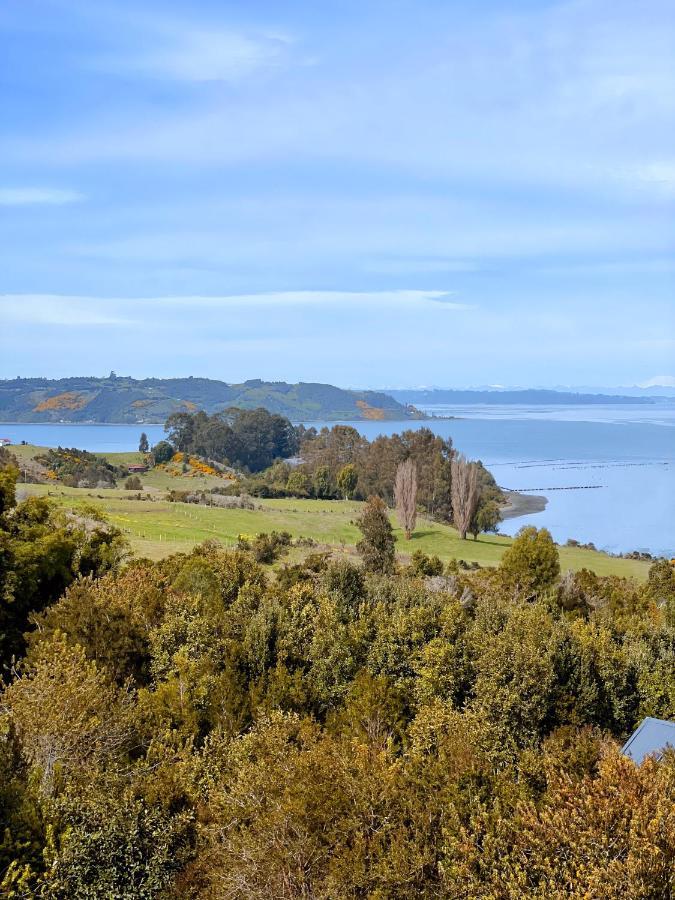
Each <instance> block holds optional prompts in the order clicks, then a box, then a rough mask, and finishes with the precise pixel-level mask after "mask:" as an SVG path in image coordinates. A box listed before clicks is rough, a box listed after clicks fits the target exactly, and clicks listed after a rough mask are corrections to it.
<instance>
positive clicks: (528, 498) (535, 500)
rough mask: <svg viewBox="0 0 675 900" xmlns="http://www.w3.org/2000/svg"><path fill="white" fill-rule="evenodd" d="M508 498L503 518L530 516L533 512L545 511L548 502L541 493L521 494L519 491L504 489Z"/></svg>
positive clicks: (502, 510)
mask: <svg viewBox="0 0 675 900" xmlns="http://www.w3.org/2000/svg"><path fill="white" fill-rule="evenodd" d="M504 495H505V496H506V498H507V499H508V503H507V504H506V506H502V508H501V510H500V511H501V514H502V519H517V518H518V517H519V516H528V515H531V514H532V513H539V512H543V511H544V510H545V509H546V506H547V504H548V499H547V498H546V497H543V496H541V494H521V493H519V492H518V491H504Z"/></svg>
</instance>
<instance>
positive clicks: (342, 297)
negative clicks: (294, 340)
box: [162, 290, 472, 310]
mask: <svg viewBox="0 0 675 900" xmlns="http://www.w3.org/2000/svg"><path fill="white" fill-rule="evenodd" d="M453 296H454V294H453V293H452V292H451V291H420V290H392V291H270V292H267V293H261V294H231V295H228V296H223V297H166V298H164V299H163V300H162V302H163V303H167V304H171V305H175V306H191V307H194V306H199V307H202V308H204V307H208V308H213V309H218V308H221V307H226V306H243V307H252V306H258V307H261V306H262V307H265V306H271V307H285V306H316V307H321V306H334V307H335V306H337V307H350V308H353V307H365V306H368V307H371V308H372V307H380V306H382V307H387V308H393V307H410V306H415V305H418V304H424V303H426V302H429V301H431V302H435V303H442V304H443V306H444V307H445V308H446V309H456V310H467V309H471V308H472V307H471V306H469V305H468V304H465V303H457V302H456V301H454V300H452V299H451V298H452V297H453Z"/></svg>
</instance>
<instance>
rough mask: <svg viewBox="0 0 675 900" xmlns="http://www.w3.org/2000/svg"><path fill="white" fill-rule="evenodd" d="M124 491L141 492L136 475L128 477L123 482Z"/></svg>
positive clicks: (139, 481) (141, 486)
mask: <svg viewBox="0 0 675 900" xmlns="http://www.w3.org/2000/svg"><path fill="white" fill-rule="evenodd" d="M124 490H125V491H142V490H143V485H142V483H141V479H140V478H139V477H138V475H130V476H129V477H128V478H127V480H126V481H125V482H124Z"/></svg>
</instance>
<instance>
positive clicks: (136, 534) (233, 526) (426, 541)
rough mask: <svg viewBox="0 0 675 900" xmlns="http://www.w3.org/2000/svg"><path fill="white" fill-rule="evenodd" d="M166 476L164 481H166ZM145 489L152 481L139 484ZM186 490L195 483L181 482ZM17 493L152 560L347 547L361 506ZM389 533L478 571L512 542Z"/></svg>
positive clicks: (423, 529)
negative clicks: (94, 519)
mask: <svg viewBox="0 0 675 900" xmlns="http://www.w3.org/2000/svg"><path fill="white" fill-rule="evenodd" d="M166 477H168V476H166ZM142 480H143V481H144V483H147V484H148V487H150V484H149V482H150V480H151V479H149V478H148V479H147V480H146V479H145V478H143V479H142ZM170 481H171V483H172V485H173V486H177V485H178V486H180V487H183V486H184V484H185V482H184V480H183V479H179V478H171V479H170ZM186 481H188V482H189V484H190V485H192V484H193V482H196V481H197V480H196V479H186ZM21 492H22V493H24V492H25V494H26V495H27V494H31V495H35V494H39V495H45V494H47V493H49V494H50V496H51V497H52V499H54V500H55V501H56V502H57V503H59V504H61V505H63V506H65V507H66V508H77V507H78V506H82V505H84V504H92V503H94V504H96V505H99V506H100V507H101V508H102V509H103V510H104V511H105V513H106V514H107V515H108V516H109V517H110V519H111V521H112V522H113V523H114V524H115V525H117V526H118V527H119V528H121V529H123V530H124V532H125V534H126V536H127V538H128V540H129V541H130V543H131V546H132V548H133V551H134V553H136V554H138V555H140V556H148V557H151V558H153V559H158V558H161V557H162V556H166V555H167V554H169V553H174V552H176V551H179V550H189V549H190V548H191V547H193V546H194V545H195V544H196V543H199V542H201V541H203V540H206V539H209V538H211V539H213V538H216V539H218V540H220V541H221V542H222V543H224V544H226V545H227V544H231V543H232V542H234V541H236V539H237V535H239V534H242V533H243V534H256V533H258V532H261V531H271V530H273V529H276V530H277V531H279V530H284V531H289V532H290V533H291V534H292V535H293V537H312V538H314V539H315V540H317V541H319V542H320V543H322V544H331V545H334V546H344V547H345V548H352V547H353V546H354V544H355V543H356V542H357V540H358V539H359V537H360V533H359V531H358V529H357V528H356V526H355V525H353V524H352V523H353V520H354V519H355V518H356V517H357V516H358V514H359V510H360V507H361V504H360V503H353V502H345V501H335V500H295V499H290V500H259V501H255V502H256V505H257V506H259V507H260V508H258V509H255V510H245V509H232V510H230V509H215V508H209V507H204V506H195V505H186V504H183V503H169V502H167V501H166V500H164V499H162V494H161V492H160V491H159V490H158V489H157V488H153V489H151V490H150V491H148V495H149V496H150V497H152V498H153V499H151V500H137V499H132V498H134V497H135V494H134V493H133V492H129V491H123V490H89V489H76V488H66V487H63V486H61V485H52V486H47V485H30V484H29V485H26V486H25V487H24V486H22V487H21ZM392 523H393V524H394V526H395V534H396V539H397V541H398V551H399V552H400V553H406V554H408V553H412V552H413V551H414V550H423V551H424V552H425V553H430V554H437V555H438V556H440V557H441V559H443V560H449V559H452V558H458V559H465V560H467V562H474V561H475V562H479V563H481V565H496V564H497V563H498V562H499V560H500V558H501V556H502V554H503V552H504V550H505V548H506V547H508V546H509V545H510V543H511V539H510V538H506V537H497V536H494V535H483V536H482V537H481V538H480V539H479V540H478V541H473V540H471V539H470V540H468V541H462V540H460V538H459V536H458V535H457V532H456V531H455V530H454V529H453V528H450V527H449V526H447V525H442V524H439V523H438V522H431V521H429V520H426V519H420V520H418V523H417V530H416V532H415V534H414V536H413V538H412V540H410V541H406V540H405V539H404V538H403V535H402V533H401V530H400V529H399V528H398V527H397V526H396V520H395V517H393V516H392ZM560 562H561V565H562V567H563V569H568V568H569V569H575V570H576V569H581V568H589V569H592V570H593V571H595V572H597V573H598V574H601V575H609V574H616V575H624V576H634V577H636V578H639V579H644V578H645V577H646V574H647V569H648V564H647V563H644V562H639V561H636V560H627V559H614V558H613V557H611V556H606V555H605V554H602V553H594V552H593V551H590V550H581V549H577V548H568V547H561V548H560Z"/></svg>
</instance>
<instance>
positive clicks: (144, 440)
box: [138, 431, 150, 453]
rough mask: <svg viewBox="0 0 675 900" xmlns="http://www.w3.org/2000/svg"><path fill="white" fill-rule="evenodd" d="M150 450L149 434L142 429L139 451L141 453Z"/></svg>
mask: <svg viewBox="0 0 675 900" xmlns="http://www.w3.org/2000/svg"><path fill="white" fill-rule="evenodd" d="M149 450H150V442H149V441H148V436H147V434H146V433H145V432H144V431H142V432H141V436H140V438H139V440H138V452H139V453H148V451H149Z"/></svg>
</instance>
